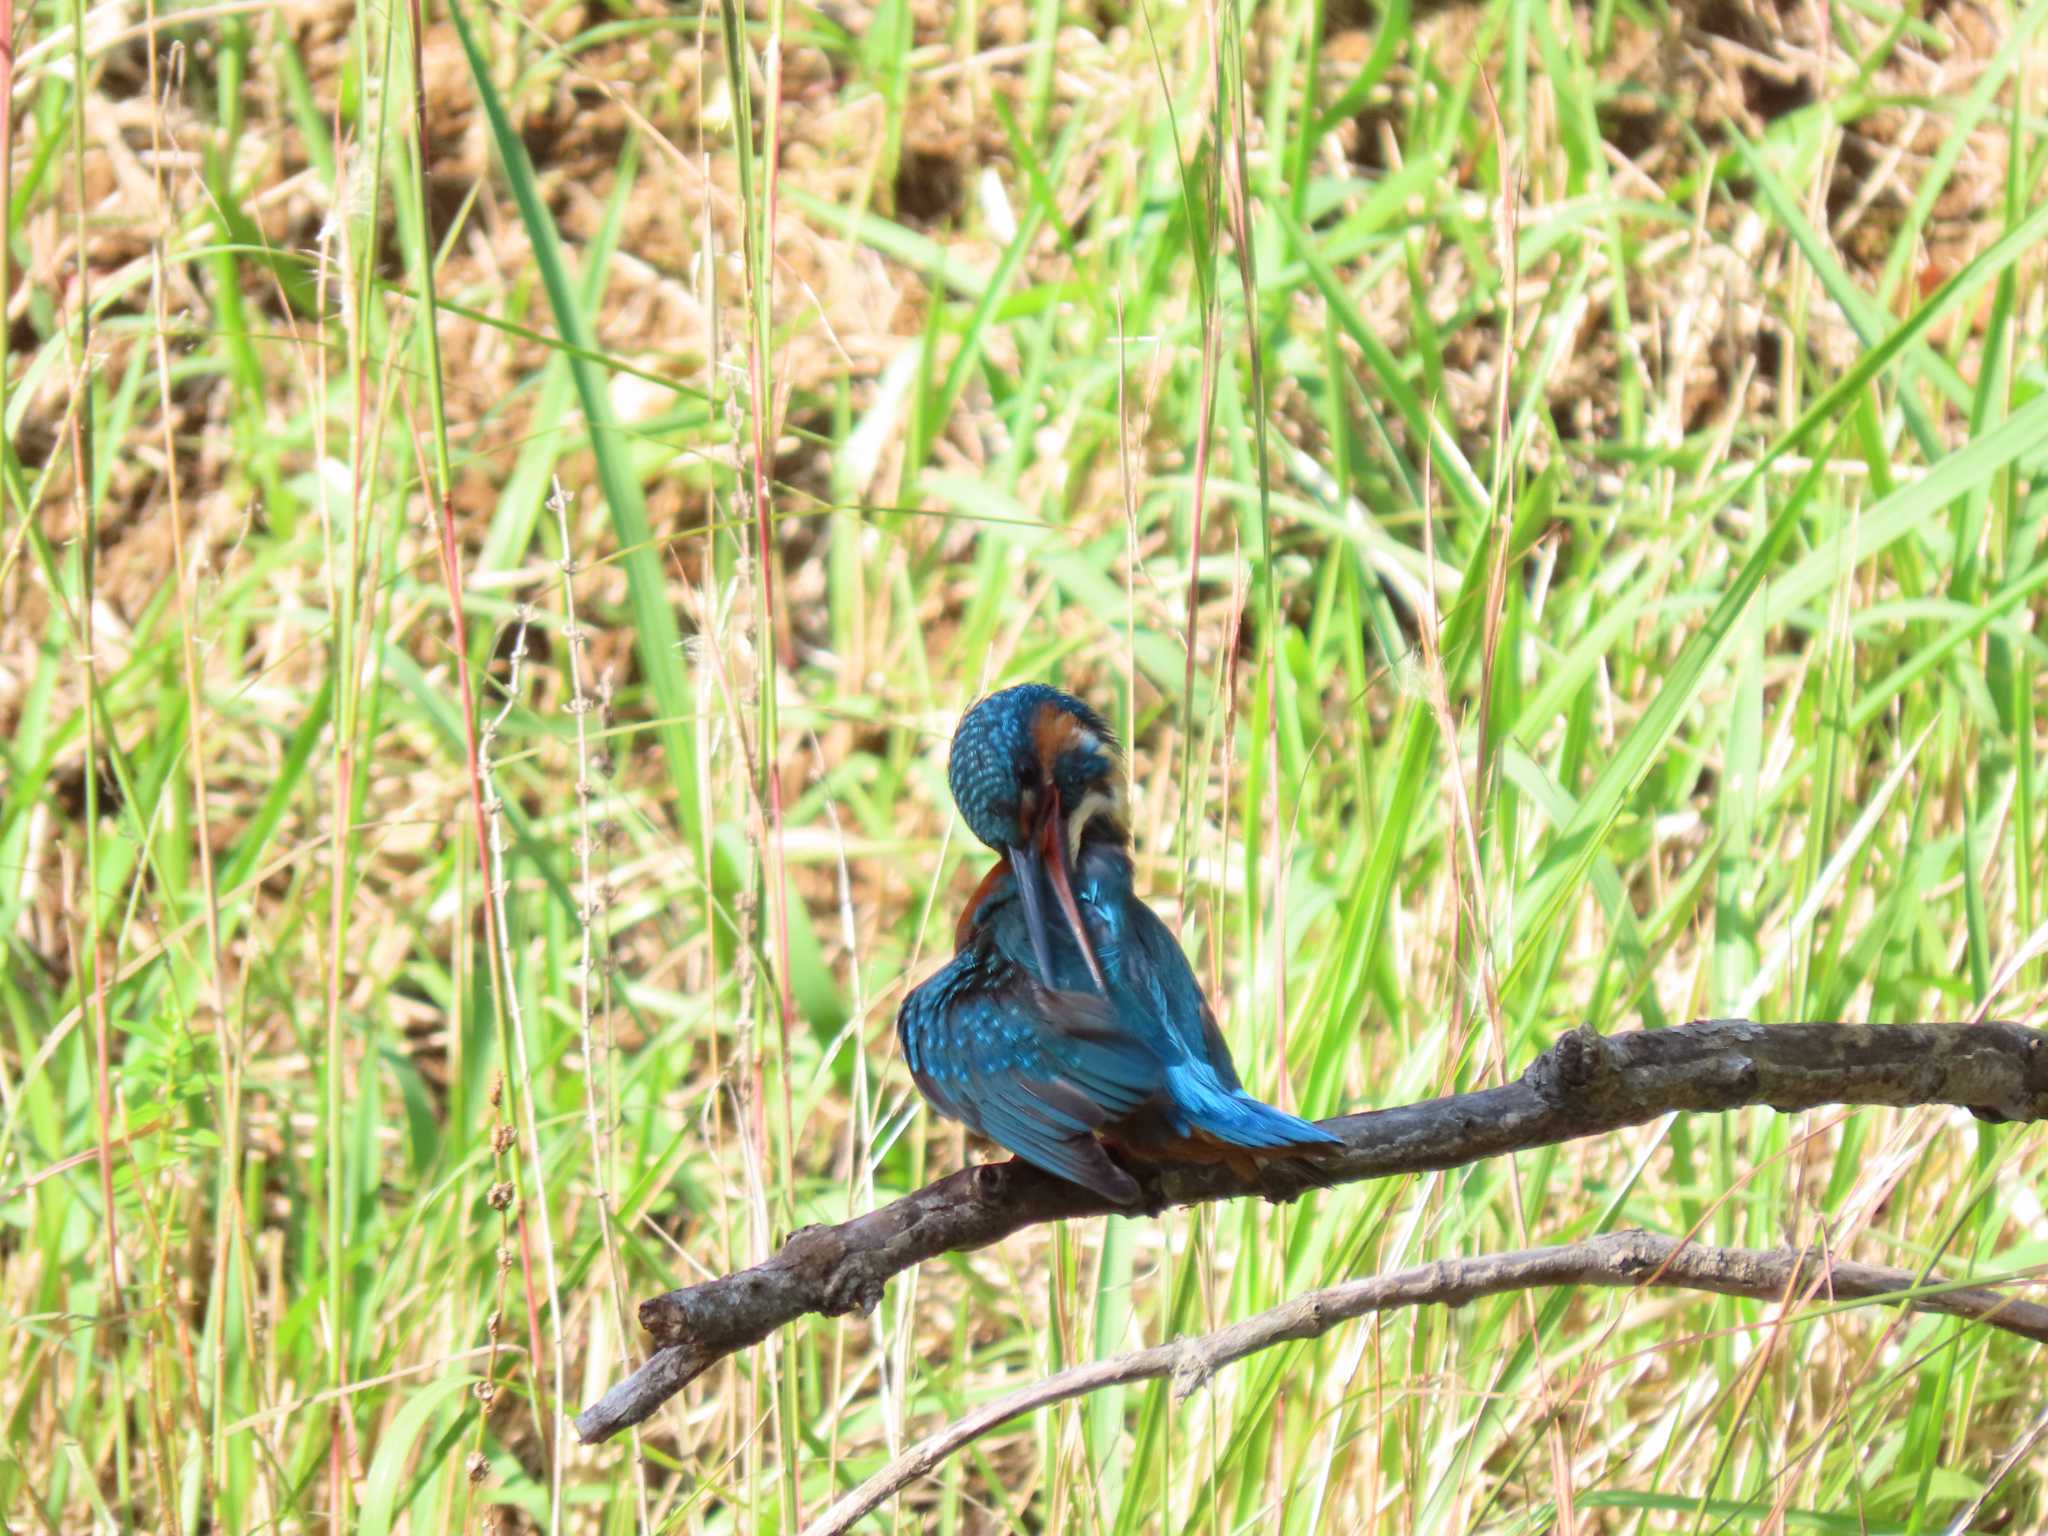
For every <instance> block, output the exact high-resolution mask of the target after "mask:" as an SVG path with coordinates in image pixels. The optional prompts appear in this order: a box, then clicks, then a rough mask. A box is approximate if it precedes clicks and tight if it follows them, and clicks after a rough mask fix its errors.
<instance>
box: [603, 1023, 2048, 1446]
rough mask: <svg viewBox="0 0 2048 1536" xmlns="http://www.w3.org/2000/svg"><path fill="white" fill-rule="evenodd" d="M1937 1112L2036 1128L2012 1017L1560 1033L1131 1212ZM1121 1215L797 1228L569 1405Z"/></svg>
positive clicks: (2041, 1046)
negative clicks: (1755, 1122) (1885, 1109)
mask: <svg viewBox="0 0 2048 1536" xmlns="http://www.w3.org/2000/svg"><path fill="white" fill-rule="evenodd" d="M1821 1104H1888V1105H1894V1106H1904V1105H1913V1104H1951V1105H1958V1106H1961V1107H1965V1108H1968V1109H1971V1110H1973V1111H1974V1112H1975V1113H1976V1114H1978V1115H1979V1116H1980V1117H1982V1118H1984V1119H1987V1120H1992V1121H1999V1120H2041V1119H2048V1035H2044V1034H2043V1033H2041V1032H2040V1031H2039V1030H2033V1029H2026V1028H2022V1027H2021V1026H2019V1025H2016V1024H1979V1025H1971V1024H1884V1025H1857V1024H1778V1025H1767V1024H1752V1023H1748V1022H1746V1021H1743V1020H1739V1019H1712V1020H1705V1021H1702V1022H1699V1023H1693V1024H1685V1025H1680V1026H1679V1027H1677V1028H1675V1029H1660V1030H1643V1031H1637V1032H1634V1033H1630V1034H1625V1035H1615V1036H1611V1037H1610V1036H1602V1035H1598V1034H1595V1033H1594V1032H1593V1031H1591V1030H1587V1029H1579V1030H1574V1031H1573V1032H1572V1033H1570V1034H1568V1035H1565V1036H1564V1037H1563V1038H1562V1039H1560V1040H1559V1041H1558V1042H1557V1044H1556V1045H1554V1046H1552V1047H1551V1048H1550V1049H1549V1050H1548V1051H1546V1052H1544V1053H1543V1055H1542V1056H1540V1057H1538V1058H1537V1059H1536V1060H1535V1061H1534V1062H1532V1063H1531V1064H1530V1065H1529V1067H1528V1069H1527V1070H1526V1071H1525V1072H1523V1074H1522V1075H1521V1076H1520V1077H1519V1078H1517V1079H1516V1080H1515V1081H1514V1082H1511V1083H1506V1084H1503V1085H1501V1086H1500V1087H1496V1088H1485V1089H1480V1090H1478V1091H1476V1092H1472V1093H1460V1094H1452V1095H1449V1096H1448V1097H1444V1098H1438V1099H1429V1100H1425V1101H1424V1102H1422V1103H1419V1104H1408V1105H1403V1106H1400V1107H1398V1108H1393V1109H1382V1110H1374V1111H1369V1112H1367V1113H1363V1114H1355V1115H1344V1116H1340V1117H1338V1118H1335V1119H1332V1120H1326V1121H1324V1122H1323V1126H1324V1128H1325V1129H1326V1130H1329V1131H1332V1132H1334V1133H1336V1135H1337V1136H1338V1137H1339V1138H1340V1140H1341V1143H1342V1144H1341V1145H1340V1146H1338V1147H1335V1148H1332V1149H1331V1150H1330V1151H1329V1152H1328V1153H1325V1154H1322V1155H1320V1156H1317V1157H1315V1158H1313V1159H1311V1158H1308V1157H1301V1158H1294V1159H1286V1160H1279V1161H1274V1162H1269V1163H1266V1164H1264V1165H1263V1166H1261V1167H1260V1168H1259V1169H1258V1170H1257V1171H1255V1172H1253V1173H1249V1174H1245V1173H1239V1172H1237V1171H1236V1170H1234V1169H1232V1168H1231V1167H1229V1166H1228V1165H1227V1164H1222V1163H1216V1164H1206V1165H1200V1164H1187V1165H1183V1164H1176V1165H1173V1166H1170V1167H1165V1168H1140V1169H1137V1170H1135V1171H1136V1172H1137V1173H1138V1175H1139V1178H1140V1182H1141V1184H1142V1186H1143V1188H1144V1193H1145V1201H1146V1209H1147V1210H1148V1211H1150V1212H1152V1213H1154V1214H1156V1213H1158V1212H1160V1211H1163V1210H1165V1209H1167V1208H1168V1207H1170V1206H1181V1205H1195V1204H1200V1203H1202V1202H1206V1201H1211V1200H1228V1199H1237V1198H1242V1197H1244V1196H1247V1195H1260V1196H1263V1197H1265V1198H1267V1199H1270V1200H1291V1199H1294V1198H1296V1197H1297V1196H1299V1195H1301V1194H1303V1193H1304V1192H1306V1191H1307V1190H1310V1189H1314V1188H1317V1187H1321V1186H1329V1185H1335V1184H1343V1183H1349V1182H1352V1181H1355V1180H1359V1179H1373V1178H1387V1177H1390V1176H1392V1175H1395V1174H1404V1173H1417V1172H1421V1171H1423V1170H1425V1169H1431V1168H1455V1167H1461V1166H1463V1165H1465V1164H1467V1163H1475V1162H1479V1161H1481V1160H1483V1159H1485V1158H1490V1157H1500V1156H1503V1155H1505V1154H1507V1153H1511V1152H1521V1151H1527V1150H1529V1149H1530V1148H1533V1147H1543V1146H1553V1145H1555V1144H1557V1143H1559V1142H1564V1141H1572V1140H1577V1139H1579V1138H1582V1137H1587V1136H1598V1135H1602V1134H1604V1133H1606V1132H1609V1131H1615V1130H1619V1129H1621V1128H1622V1127H1624V1126H1630V1125H1640V1124H1643V1123H1644V1122H1646V1121H1650V1120H1655V1119H1658V1118H1660V1117H1661V1116H1664V1115H1667V1114H1671V1113H1674V1112H1677V1111H1693V1112H1704V1113H1716V1112H1724V1111H1727V1110H1732V1109H1741V1108H1745V1107H1748V1106H1752V1105H1769V1106H1771V1107H1772V1108H1775V1109H1777V1110H1780V1111H1786V1112H1789V1111H1792V1110H1800V1109H1811V1108H1814V1107H1815V1106H1817V1105H1821ZM1111 1214H1123V1215H1129V1214H1131V1213H1129V1212H1125V1211H1121V1210H1120V1209H1119V1208H1118V1207H1116V1206H1113V1205H1112V1204H1110V1202H1108V1201H1107V1200H1104V1199H1103V1198H1102V1197H1101V1196H1099V1195H1096V1194H1092V1193H1091V1192H1089V1191H1088V1190H1086V1189H1083V1188H1082V1187H1081V1186H1080V1185H1078V1184H1070V1183H1068V1182H1067V1181H1066V1180H1064V1179H1059V1178H1055V1177H1053V1176H1052V1175H1050V1174H1046V1173H1041V1172H1039V1171H1038V1170H1037V1169H1035V1168H1032V1167H1029V1166H1028V1165H1025V1164H1022V1163H1016V1162H1011V1163H1002V1164H986V1165H983V1166H981V1167H975V1168H965V1169H962V1170H961V1171H960V1172H958V1173H955V1174H953V1175H951V1176H950V1177H948V1178H944V1179H941V1180H939V1181H938V1182H937V1183H935V1184H930V1185H927V1186H926V1187H925V1188H923V1189H921V1190H919V1191H917V1192H916V1193H915V1194H910V1195H906V1196H904V1197H903V1198H902V1199H900V1200H897V1201H895V1202H894V1203H892V1204H890V1205H886V1206H884V1207H882V1208H881V1209H880V1210H878V1211H872V1212H870V1213H869V1214H867V1215H865V1216H861V1217H858V1218H856V1219H855V1220H853V1221H847V1222H841V1223H839V1224H838V1225H836V1226H819V1227H806V1228H804V1229H803V1230H801V1231H799V1232H797V1233H796V1234H794V1235H793V1236H792V1237H791V1238H790V1239H789V1241H788V1242H786V1243H785V1244H783V1246H782V1249H781V1251H780V1252H779V1253H777V1254H776V1255H775V1256H774V1257H772V1258H770V1259H768V1260H766V1261H765V1262H763V1263H760V1264H756V1265H754V1266H753V1267H752V1268H751V1269H746V1270H741V1271H739V1272H738V1273H736V1274H730V1275H725V1276H722V1277H720V1278H719V1279H716V1280H708V1281H705V1282H704V1283H702V1284H700V1285H693V1286H688V1287H685V1288H684V1289H681V1290H675V1291H670V1292H668V1293H667V1294H665V1295H662V1296H656V1297H652V1298H650V1299H649V1300H647V1301H644V1302H642V1303H641V1304H640V1325H641V1326H642V1327H643V1328H645V1329H647V1330H648V1332H649V1333H650V1334H652V1335H653V1336H654V1339H655V1343H656V1345H657V1347H656V1349H655V1351H654V1353H653V1354H652V1356H650V1357H649V1359H648V1361H647V1363H646V1364H645V1365H643V1366H642V1367H641V1368H640V1369H639V1370H638V1371H636V1372H634V1373H633V1375H631V1376H630V1377H628V1378H627V1379H626V1380H625V1381H622V1382H620V1383H619V1384H618V1385H617V1386H616V1387H614V1388H612V1390H611V1391H610V1392H608V1393H606V1394H605V1396H604V1397H603V1398H602V1399H600V1400H599V1401H598V1402H596V1403H594V1404H593V1405H592V1406H591V1407H589V1408H587V1409H585V1410H584V1412H583V1414H582V1415H581V1416H580V1417H579V1418H578V1419H577V1421H576V1432H577V1433H578V1434H579V1435H581V1436H582V1438H583V1439H584V1441H585V1442H590V1441H596V1440H603V1439H605V1438H607V1437H609V1436H611V1435H613V1434H616V1433H617V1432H618V1431H619V1430H621V1429H624V1428H625V1427H626V1426H627V1425H629V1424H637V1423H640V1422H641V1421H642V1420H644V1419H645V1418H647V1416H648V1415H649V1414H651V1413H653V1412H654V1410H655V1409H656V1408H658V1407H659V1406H660V1405H661V1404H662V1403H663V1402H665V1401H666V1400H667V1399H668V1398H669V1397H671V1396H673V1395H674V1394H675V1393H677V1392H679V1391H681V1390H682V1389H683V1388H684V1387H685V1386H687V1385H688V1384H689V1383H690V1381H692V1380H693V1379H694V1378H695V1377H696V1376H697V1375H699V1374H700V1373H701V1372H703V1371H704V1370H705V1369H707V1368H708V1367H709V1366H711V1365H713V1364H715V1363H716V1362H717V1361H719V1360H722V1359H723V1358H725V1357H726V1356H727V1355H730V1354H732V1353H734V1352H735V1351H737V1350H741V1349H745V1348H748V1347H750V1346H751V1345H754V1344H758V1343H759V1342H760V1341H761V1340H763V1339H765V1338H767V1337H768V1336H769V1335H770V1334H771V1333H773V1332H775V1331H776V1330H777V1329H778V1328H781V1327H783V1326H785V1325H786V1324H788V1323H791V1322H794V1321H795V1320H796V1319H797V1318H800V1317H803V1316H806V1315H809V1314H812V1313H818V1314H822V1315H825V1316H834V1317H836V1316H842V1315H844V1314H846V1313H849V1312H867V1311H869V1310H871V1309H872V1308H873V1307H874V1306H875V1305H876V1304H877V1303H878V1302H879V1301H880V1300H881V1297H882V1292H883V1289H884V1287H885V1286H886V1285H887V1283H888V1281H889V1280H890V1279H891V1278H892V1277H893V1276H895V1275H898V1274H901V1273H902V1272H903V1271H904V1270H906V1269H909V1268H911V1267H912V1266H913V1265H917V1264H921V1263H923V1262H924V1261H925V1260H926V1259H930V1258H935V1257H937V1256H938V1255H939V1254H942V1253H951V1252H957V1251H961V1250H965V1249H972V1248H981V1247H986V1246H987V1245H988V1244H990V1243H993V1242H997V1241H999V1240H1001V1239H1002V1238H1005V1237H1008V1236H1009V1235H1010V1234H1011V1233H1013V1232H1017V1231H1021V1230H1022V1229H1023V1228H1025V1227H1029V1226H1035V1225H1037V1224H1038V1223H1041V1222H1047V1221H1061V1220H1069V1219H1072V1218H1075V1217H1080V1216H1103V1215H1111Z"/></svg>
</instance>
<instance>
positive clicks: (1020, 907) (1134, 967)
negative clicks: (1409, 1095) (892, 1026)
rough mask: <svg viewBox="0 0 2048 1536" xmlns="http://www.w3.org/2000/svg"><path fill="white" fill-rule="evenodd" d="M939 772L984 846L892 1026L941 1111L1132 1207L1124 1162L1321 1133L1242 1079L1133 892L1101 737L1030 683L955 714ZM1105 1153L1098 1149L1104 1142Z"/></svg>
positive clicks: (1107, 742)
mask: <svg viewBox="0 0 2048 1536" xmlns="http://www.w3.org/2000/svg"><path fill="white" fill-rule="evenodd" d="M946 778H947V783H948V784H949V786H950V787H951V789H952V791H953V801H954V803H955V804H956V805H958V806H959V808H960V814H961V816H962V817H963V818H964V819H965V820H966V822H967V825H968V828H969V829H970V830H971V831H972V832H973V833H974V835H975V836H976V837H977V838H979V839H980V840H981V841H982V842H983V843H985V844H987V845H988V847H989V848H990V849H991V850H992V851H993V852H994V853H996V854H997V855H998V856H999V858H998V862H997V863H996V866H995V867H994V868H993V869H991V870H990V871H989V872H988V875H987V876H986V877H985V878H984V879H983V880H982V882H981V884H980V886H979V887H978V888H977V889H976V890H975V893H974V895H973V897H972V899H971V900H970V901H969V902H968V903H967V908H966V910H965V911H964V912H962V913H961V914H960V921H959V924H958V926H957V928H956V929H955V933H954V943H955V953H954V955H953V958H952V960H950V961H949V962H948V963H947V964H946V965H945V966H944V967H942V968H941V969H940V970H939V971H937V972H936V973H934V974H933V975H932V976H931V977H930V978H928V979H927V980H926V981H925V982H924V983H923V984H922V985H920V986H919V987H917V988H916V989H915V990H914V991H912V992H911V993H910V995H909V996H907V997H906V998H904V1000H903V1006H902V1008H901V1009H900V1010H899V1011H898V1012H897V1015H896V1033H897V1037H898V1039H899V1040H901V1042H902V1044H903V1054H904V1057H905V1059H906V1060H908V1062H909V1063H910V1072H911V1076H912V1077H914V1078H915V1079H916V1081H917V1086H918V1089H919V1091H920V1092H922V1093H923V1094H924V1096H925V1098H926V1100H927V1101H928V1102H929V1103H930V1104H931V1106H932V1107H933V1108H934V1109H936V1110H937V1111H938V1112H939V1113H940V1114H942V1115H946V1116H948V1117H950V1118H952V1119H954V1120H958V1121H961V1122H962V1123H963V1124H965V1125H966V1126H968V1127H969V1128H970V1129H971V1130H974V1131H977V1132H979V1133H980V1134H981V1135H983V1136H986V1137H987V1138H988V1139H989V1140H990V1141H993V1142H995V1143H997V1144H998V1145H1000V1146H1003V1147H1006V1148H1008V1149H1009V1150H1010V1151H1011V1152H1013V1153H1015V1154H1016V1155H1017V1156H1018V1157H1020V1158H1021V1159H1023V1160H1024V1161H1025V1162H1027V1163H1031V1164H1034V1165H1036V1166H1037V1167H1039V1168H1043V1169H1045V1170H1046V1171H1047V1172H1048V1173H1053V1174H1057V1175H1058V1176H1060V1177H1061V1178H1064V1179H1071V1180H1072V1181H1073V1182H1074V1183H1076V1184H1081V1185H1085V1186H1086V1187H1087V1188H1089V1189H1091V1190H1093V1191H1095V1193H1097V1194H1098V1195H1101V1196H1102V1197H1103V1198H1105V1199H1107V1200H1111V1201H1113V1202H1115V1203H1116V1204H1118V1205H1122V1206H1131V1205H1136V1204H1137V1203H1138V1202H1139V1199H1140V1190H1139V1186H1138V1181H1137V1180H1136V1179H1134V1178H1133V1177H1132V1176H1131V1174H1130V1172H1129V1171H1128V1169H1127V1168H1126V1167H1125V1166H1123V1165H1122V1164H1120V1163H1119V1161H1118V1156H1121V1157H1122V1158H1123V1159H1124V1161H1125V1162H1130V1163H1141V1164H1142V1163H1150V1164H1166V1163H1174V1162H1218V1161H1224V1162H1230V1163H1233V1164H1236V1165H1238V1166H1239V1167H1241V1168H1242V1167H1244V1166H1245V1165H1247V1164H1250V1163H1256V1162H1257V1161H1258V1160H1260V1159H1262V1158H1266V1157H1277V1156H1298V1155H1300V1154H1302V1153H1305V1152H1312V1151H1313V1150H1314V1149H1316V1148H1319V1147H1327V1146H1332V1145H1336V1144H1337V1143H1338V1138H1337V1137H1335V1136H1333V1135H1331V1134H1330V1133H1329V1132H1328V1131H1325V1130H1323V1129H1322V1128H1321V1127H1320V1126H1316V1125H1312V1124H1310V1123H1309V1122H1308V1121H1306V1120H1302V1119H1299V1118H1298V1117H1296V1116H1294V1115H1290V1114H1288V1113H1286V1112H1285V1111H1284V1110H1279V1109H1275V1108H1274V1107H1273V1106H1272V1105H1270V1104H1263V1103H1261V1102H1260V1101H1259V1100H1257V1099H1255V1098H1253V1097H1252V1096H1251V1095H1250V1094H1249V1093H1246V1092H1245V1090H1244V1086H1243V1084H1242V1083H1241V1082H1240V1081H1239V1080H1238V1075H1237V1068H1236V1067H1235V1066H1234V1065H1233V1064H1232V1063H1231V1060H1230V1048H1229V1047H1228V1046H1227V1045H1225V1044H1224V1040H1223V1033H1222V1031H1221V1030H1220V1029H1218V1028H1217V1025H1216V1015H1215V1014H1214V1013H1213V1012H1212V1011H1211V1010H1210V1008H1209V1005H1208V1003H1207V1001H1206V1000H1205V999H1204V998H1203V996H1202V989H1201V986H1200V985H1199V983H1197V982H1196V980H1195V975H1194V972H1193V971H1192V970H1191V969H1189V967H1188V961H1187V956H1186V955H1184V954H1183V953H1182V952H1181V948H1180V945H1179V943H1178V942H1177V941H1176V940H1175V939H1174V936H1173V934H1172V933H1171V932H1170V931H1169V930H1168V928H1167V926H1166V924H1165V923H1164V922H1162V921H1161V920H1160V918H1159V915H1158V914H1157V913H1155V912H1154V911H1153V910H1152V909H1151V908H1150V907H1148V906H1147V905H1146V904H1145V903H1144V902H1143V901H1141V900H1139V898H1138V896H1137V893H1136V892H1135V891H1134V890H1133V888H1132V879H1133V872H1132V866H1131V833H1130V821H1129V816H1128V813H1127V810H1126V801H1125V797H1124V769H1123V759H1122V755H1121V752H1120V749H1119V748H1118V745H1117V741H1116V737H1115V734H1114V733H1113V732H1112V731H1111V730H1110V727H1109V725H1108V723H1107V722H1106V721H1104V720H1103V718H1102V717H1101V716H1100V715H1098V714H1097V713H1096V712H1095V711H1094V710H1092V709H1090V708H1089V707H1088V706H1087V705H1086V704H1084V703H1082V702H1081V701H1080V700H1079V699H1077V698H1074V697H1073V696H1072V695H1070V694H1066V693H1062V692H1060V691H1059V690H1058V689H1057V688H1051V687H1048V686H1046V685H1045V684H1043V683H1024V684H1021V685H1019V686H1017V687H1014V688H1005V689H1003V690H1002V691H1001V692H999V693H993V694H990V695H989V696H988V697H987V698H985V699H983V700H982V701H981V702H980V703H978V704H976V705H975V706H974V707H973V708H972V709H970V710H968V711H967V713H966V714H965V715H964V716H962V717H961V720H960V725H959V728H958V729H957V730H956V731H955V732H954V734H953V748H952V752H951V755H950V757H949V758H948V761H947V765H946ZM1113 1154H1114V1155H1113Z"/></svg>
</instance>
